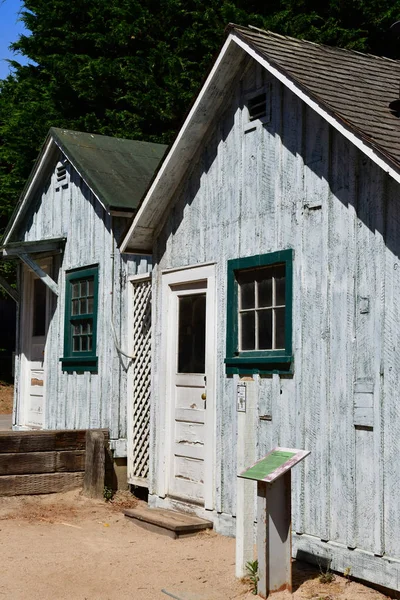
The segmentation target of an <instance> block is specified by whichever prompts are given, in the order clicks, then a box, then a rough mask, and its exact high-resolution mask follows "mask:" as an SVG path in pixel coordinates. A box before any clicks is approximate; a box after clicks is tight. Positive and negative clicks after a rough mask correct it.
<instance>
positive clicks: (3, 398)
mask: <svg viewBox="0 0 400 600" xmlns="http://www.w3.org/2000/svg"><path fill="white" fill-rule="evenodd" d="M13 393H14V387H13V386H12V385H8V384H4V383H1V382H0V415H9V414H11V413H12V405H13Z"/></svg>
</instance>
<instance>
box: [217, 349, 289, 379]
mask: <svg viewBox="0 0 400 600" xmlns="http://www.w3.org/2000/svg"><path fill="white" fill-rule="evenodd" d="M224 362H225V365H226V367H225V369H226V374H227V375H235V374H237V375H249V374H253V373H259V374H260V375H271V374H273V373H278V374H286V375H291V374H292V373H293V356H291V355H287V354H271V355H270V356H266V355H265V354H259V353H251V355H248V356H232V357H229V358H225V360H224Z"/></svg>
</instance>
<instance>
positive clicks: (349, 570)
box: [343, 567, 351, 583]
mask: <svg viewBox="0 0 400 600" xmlns="http://www.w3.org/2000/svg"><path fill="white" fill-rule="evenodd" d="M350 575H351V567H346V568H345V570H344V571H343V577H346V579H347V583H350Z"/></svg>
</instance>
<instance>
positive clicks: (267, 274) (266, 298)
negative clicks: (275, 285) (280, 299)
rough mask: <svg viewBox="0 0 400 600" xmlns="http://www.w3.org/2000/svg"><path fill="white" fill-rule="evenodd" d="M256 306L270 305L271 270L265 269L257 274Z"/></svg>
mask: <svg viewBox="0 0 400 600" xmlns="http://www.w3.org/2000/svg"><path fill="white" fill-rule="evenodd" d="M258 306H272V272H271V269H265V270H264V272H263V274H261V273H260V275H259V276H258Z"/></svg>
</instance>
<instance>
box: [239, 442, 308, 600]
mask: <svg viewBox="0 0 400 600" xmlns="http://www.w3.org/2000/svg"><path fill="white" fill-rule="evenodd" d="M309 454H310V452H308V451H307V450H298V449H296V448H279V447H278V448H274V449H273V450H271V452H269V453H268V454H267V455H266V456H265V457H264V458H262V459H261V460H259V461H258V462H256V463H255V464H254V465H253V466H252V467H250V468H249V469H246V471H244V472H243V473H241V474H240V475H239V477H242V478H244V479H252V480H254V481H257V554H258V574H259V581H258V594H259V596H261V597H262V598H267V597H268V596H269V595H270V594H271V593H273V592H279V591H282V590H288V591H289V592H290V593H291V592H292V514H291V512H292V511H291V469H292V468H293V467H294V466H295V465H297V464H298V463H299V462H300V461H302V460H303V459H304V458H305V457H306V456H308V455H309Z"/></svg>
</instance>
